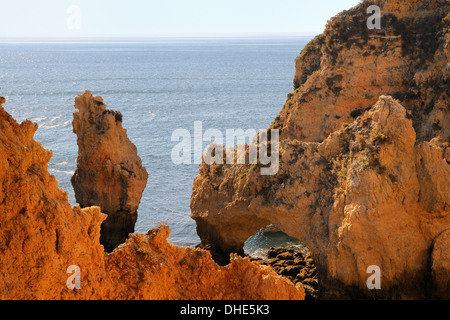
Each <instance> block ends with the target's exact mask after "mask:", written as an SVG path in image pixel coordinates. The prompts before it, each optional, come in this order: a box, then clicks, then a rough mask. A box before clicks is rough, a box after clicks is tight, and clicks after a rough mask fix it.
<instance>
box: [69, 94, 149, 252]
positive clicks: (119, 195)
mask: <svg viewBox="0 0 450 320" xmlns="http://www.w3.org/2000/svg"><path fill="white" fill-rule="evenodd" d="M75 108H76V109H78V110H77V111H75V112H74V114H73V131H74V133H76V135H77V143H78V160H77V169H76V171H75V173H74V175H73V177H72V185H73V188H74V190H75V197H76V200H77V202H78V203H79V204H80V206H81V207H83V208H84V207H90V206H99V207H100V208H101V210H102V212H104V213H106V214H107V215H108V217H107V218H106V220H105V221H104V222H103V224H102V230H101V238H100V242H101V243H102V244H103V245H104V246H105V250H106V251H108V252H110V251H112V250H113V249H114V248H116V247H117V246H118V245H119V244H121V243H123V242H125V240H126V239H127V237H128V234H129V233H133V232H134V225H135V223H136V219H137V209H138V207H139V202H140V200H141V197H142V193H143V191H144V189H145V186H146V185H147V179H148V173H147V170H146V169H145V168H144V167H143V166H142V161H141V159H140V158H139V156H138V154H137V149H136V146H135V145H134V144H133V143H132V142H131V141H130V140H129V139H128V137H127V133H126V130H125V129H124V128H123V127H122V115H121V114H120V112H118V111H112V110H107V109H106V105H105V104H104V103H103V99H102V98H101V97H94V96H92V93H91V92H90V91H86V92H84V93H83V94H82V95H79V96H78V97H77V98H76V99H75Z"/></svg>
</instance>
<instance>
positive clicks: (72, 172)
mask: <svg viewBox="0 0 450 320" xmlns="http://www.w3.org/2000/svg"><path fill="white" fill-rule="evenodd" d="M48 171H50V172H52V173H54V172H57V173H64V174H69V175H73V174H74V173H75V171H73V170H58V169H54V168H51V169H49V170H48Z"/></svg>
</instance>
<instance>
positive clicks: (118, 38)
mask: <svg viewBox="0 0 450 320" xmlns="http://www.w3.org/2000/svg"><path fill="white" fill-rule="evenodd" d="M318 34H320V32H317V33H315V32H304V33H264V34H257V33H239V34H170V35H163V34H161V35H149V36H140V35H129V36H126V35H124V36H122V35H96V36H93V35H89V36H72V37H68V36H0V43H40V42H59V41H61V42H77V43H79V42H96V41H98V42H148V41H158V40H159V41H163V40H233V39H236V40H238V39H269V38H272V39H274V38H296V37H299V38H306V37H308V38H310V37H314V36H316V35H318Z"/></svg>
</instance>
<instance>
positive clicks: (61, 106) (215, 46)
mask: <svg viewBox="0 0 450 320" xmlns="http://www.w3.org/2000/svg"><path fill="white" fill-rule="evenodd" d="M310 39H311V37H289V38H246V39H244V38H242V39H184V40H183V39H181V40H180V39H158V40H146V41H139V42H138V41H134V42H130V41H116V42H108V41H99V42H84V43H83V42H57V41H54V42H45V43H37V42H35V43H0V95H1V96H4V97H5V98H6V104H5V105H4V107H5V109H6V110H7V111H8V112H9V113H10V114H12V116H13V117H14V118H15V119H16V120H17V121H19V122H21V121H23V120H25V119H30V120H32V121H34V122H36V123H37V124H38V125H39V129H38V131H37V132H36V135H35V139H36V140H38V141H40V142H41V143H42V145H43V146H44V147H45V148H48V149H51V150H53V157H52V159H51V161H50V164H49V171H50V173H51V174H53V175H55V177H56V179H57V180H58V182H59V187H60V188H62V189H63V190H64V191H66V192H67V193H68V194H69V201H70V203H71V204H72V205H76V201H75V196H74V192H73V188H72V185H71V183H70V178H71V177H72V175H73V173H74V171H75V168H76V159H77V152H78V147H77V143H76V135H75V134H74V133H73V131H72V113H73V111H74V110H75V109H74V99H75V97H76V96H77V95H78V94H81V93H83V92H84V90H86V89H89V90H91V91H92V93H93V94H94V95H99V96H102V97H103V100H104V102H105V104H106V105H107V108H109V109H113V110H119V111H120V112H121V113H122V114H123V127H124V128H125V129H127V133H128V137H129V138H130V139H131V141H132V142H133V143H134V144H135V145H136V147H137V149H138V154H139V156H140V157H141V159H142V161H143V165H144V166H145V167H146V168H147V171H148V173H149V179H148V184H147V187H146V189H145V191H144V194H143V197H142V199H141V204H140V207H139V210H138V220H137V224H136V231H137V232H147V230H148V229H151V228H153V227H155V226H156V225H157V223H159V222H165V223H167V224H168V225H169V226H170V228H171V229H172V233H171V235H170V237H169V241H171V242H172V243H174V244H177V245H181V246H195V245H196V244H198V243H199V238H198V236H197V233H196V225H195V222H194V221H193V220H192V219H191V218H190V208H189V203H190V196H191V192H192V183H193V180H194V178H195V176H196V175H197V173H198V164H194V163H192V164H182V165H176V164H174V163H173V162H172V159H171V152H172V148H173V147H174V146H175V145H176V144H177V142H173V141H171V135H172V133H173V131H174V130H175V129H186V130H188V131H189V132H191V133H192V138H193V136H194V135H193V130H194V121H202V126H203V131H205V130H207V129H209V128H212V129H218V130H220V131H221V132H223V134H224V135H225V132H226V129H238V128H241V129H244V130H247V129H254V130H259V129H264V128H267V127H268V126H269V125H270V123H271V122H272V121H273V119H274V118H275V117H276V115H277V114H278V113H279V111H280V109H281V107H282V106H283V104H284V103H285V101H286V96H287V94H288V93H289V92H291V91H292V80H293V77H294V60H295V58H296V57H297V56H298V55H299V53H300V51H301V49H302V48H303V47H304V46H305V44H306V43H307V42H308V41H309V40H310ZM207 145H208V142H207V141H206V142H204V145H203V147H207ZM297 242H298V241H297V240H296V239H293V238H289V237H287V236H286V235H284V234H283V233H280V232H269V233H264V232H258V233H257V234H255V236H253V237H252V238H250V239H249V240H248V241H247V243H246V246H245V250H246V251H247V252H248V253H250V254H255V255H261V253H262V252H263V251H264V250H265V249H268V248H269V247H270V246H272V245H283V244H284V245H290V244H296V243H297Z"/></svg>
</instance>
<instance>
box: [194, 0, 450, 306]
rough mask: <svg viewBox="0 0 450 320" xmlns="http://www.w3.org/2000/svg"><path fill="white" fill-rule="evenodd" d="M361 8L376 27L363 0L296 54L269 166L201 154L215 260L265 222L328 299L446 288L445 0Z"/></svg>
mask: <svg viewBox="0 0 450 320" xmlns="http://www.w3.org/2000/svg"><path fill="white" fill-rule="evenodd" d="M370 4H377V5H379V6H380V8H381V13H382V16H381V24H382V28H381V29H380V30H377V29H375V30H370V29H368V28H367V24H366V21H367V19H368V18H369V15H368V14H367V11H366V10H367V7H368V6H369V2H367V1H364V2H363V3H361V4H360V5H358V6H356V7H354V8H352V9H350V10H348V11H344V12H343V13H341V14H339V15H337V16H336V17H334V18H332V19H331V20H330V21H329V22H328V25H327V27H326V30H325V32H324V33H323V34H322V35H320V36H318V37H316V38H315V39H314V40H312V41H311V42H310V43H309V44H308V45H307V46H306V47H305V48H304V49H303V51H302V52H301V54H300V56H299V58H298V59H297V61H296V73H295V77H294V89H295V90H294V92H292V93H290V94H289V95H288V99H287V101H286V104H285V105H284V107H283V108H282V110H281V111H280V114H279V115H278V116H277V117H276V118H275V120H274V122H273V123H272V124H271V126H270V128H275V129H279V130H280V150H279V151H280V169H279V171H278V173H277V174H276V175H273V176H262V175H261V174H260V172H259V170H255V169H258V166H255V165H216V164H212V165H207V164H205V163H202V164H201V165H200V169H199V175H198V176H197V178H196V179H195V181H194V185H193V193H192V196H191V210H192V217H193V218H194V219H195V220H196V222H197V231H198V234H199V236H200V238H201V240H202V247H205V248H210V250H211V251H212V252H213V253H214V256H217V257H219V258H217V260H218V261H225V262H226V260H227V257H228V254H229V253H230V252H241V250H242V247H243V244H244V242H245V241H246V240H247V238H248V237H250V236H251V235H253V234H255V232H256V231H257V230H259V229H261V228H262V227H264V226H266V225H269V224H274V225H276V226H277V227H278V228H279V229H280V230H282V231H283V232H285V233H287V234H288V235H290V236H293V237H296V238H298V239H300V240H301V241H302V242H303V243H304V244H305V245H306V246H307V247H308V248H309V249H310V250H311V254H312V256H313V258H314V261H315V263H316V267H317V269H318V276H319V285H320V286H322V289H323V291H324V292H325V293H326V294H327V295H328V297H343V296H346V297H356V298H372V297H379V298H427V297H432V298H448V297H449V292H450V287H449V284H450V283H449V280H450V279H449V267H448V264H449V261H448V255H447V252H448V251H450V247H449V246H448V241H447V238H448V237H447V233H448V230H449V229H450V214H449V213H450V182H449V181H450V179H449V177H450V165H449V164H450V149H449V138H450V110H449V104H450V103H449V101H450V100H449V94H450V90H449V85H448V79H449V74H450V73H449V72H450V65H449V63H448V61H450V59H449V58H450V51H449V48H450V14H449V12H450V5H449V4H448V2H447V1H438V0H434V1H433V0H430V1H408V2H406V1H394V0H392V1H390V0H386V1H384V0H379V1H373V2H371V3H370ZM371 266H377V267H379V269H380V270H381V275H380V277H381V279H380V280H381V289H379V290H378V289H370V288H369V287H370V286H368V285H367V280H368V278H369V277H370V276H371V274H369V273H368V270H369V271H370V270H372V269H371V268H370V267H371Z"/></svg>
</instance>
